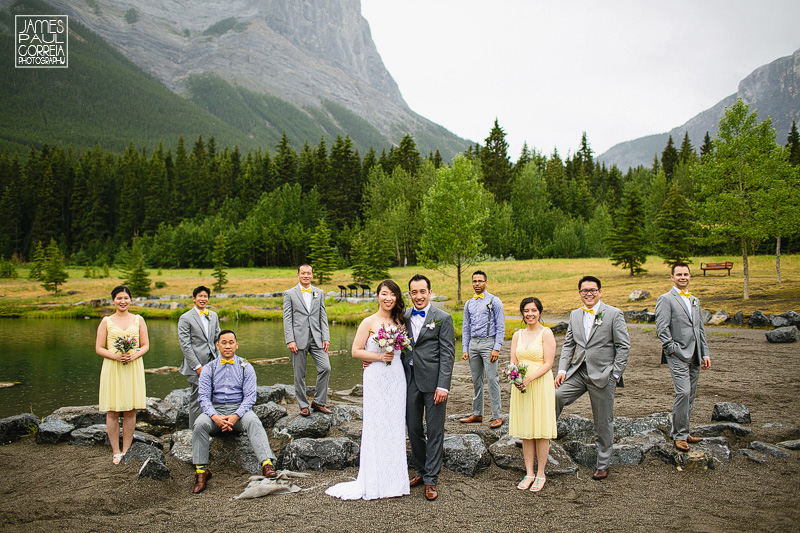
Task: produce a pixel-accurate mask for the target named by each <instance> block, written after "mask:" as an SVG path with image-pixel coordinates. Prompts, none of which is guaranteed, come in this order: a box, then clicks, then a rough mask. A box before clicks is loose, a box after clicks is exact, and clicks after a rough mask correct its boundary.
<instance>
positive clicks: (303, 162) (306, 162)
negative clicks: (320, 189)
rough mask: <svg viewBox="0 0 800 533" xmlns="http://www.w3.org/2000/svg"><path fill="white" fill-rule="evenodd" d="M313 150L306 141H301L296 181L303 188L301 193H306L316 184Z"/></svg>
mask: <svg viewBox="0 0 800 533" xmlns="http://www.w3.org/2000/svg"><path fill="white" fill-rule="evenodd" d="M315 162H316V161H315V158H314V151H313V150H312V149H311V146H309V145H308V141H306V142H305V143H303V148H301V149H300V155H299V156H298V157H297V182H298V183H299V184H300V186H301V187H302V189H303V193H304V194H305V193H307V192H308V191H310V190H311V189H312V187H314V185H316V176H315V175H314V164H315Z"/></svg>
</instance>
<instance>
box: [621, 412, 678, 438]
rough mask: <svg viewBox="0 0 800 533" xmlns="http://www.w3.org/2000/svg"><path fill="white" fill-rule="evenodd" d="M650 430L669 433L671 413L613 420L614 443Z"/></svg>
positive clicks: (622, 417)
mask: <svg viewBox="0 0 800 533" xmlns="http://www.w3.org/2000/svg"><path fill="white" fill-rule="evenodd" d="M652 430H662V431H665V432H666V433H669V432H670V431H671V430H672V413H653V414H651V415H649V416H645V417H641V418H627V417H624V416H618V417H616V418H614V440H615V441H616V440H617V439H619V438H621V437H630V436H632V435H639V434H642V433H647V432H649V431H652Z"/></svg>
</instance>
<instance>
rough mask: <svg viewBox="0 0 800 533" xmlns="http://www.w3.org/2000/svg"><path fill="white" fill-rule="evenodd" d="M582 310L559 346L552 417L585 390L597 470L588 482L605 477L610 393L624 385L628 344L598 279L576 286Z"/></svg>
mask: <svg viewBox="0 0 800 533" xmlns="http://www.w3.org/2000/svg"><path fill="white" fill-rule="evenodd" d="M578 294H580V297H581V300H582V301H583V307H581V308H580V309H576V310H574V311H572V313H570V316H569V326H568V327H567V333H566V335H565V336H564V345H563V346H562V347H561V357H560V358H559V361H558V376H556V379H555V386H556V418H558V417H559V415H560V414H561V410H562V409H563V408H564V407H566V406H567V405H569V404H571V403H572V402H574V401H575V400H577V399H578V398H580V397H581V396H583V394H584V393H585V392H587V391H588V392H589V400H590V401H591V403H592V418H593V419H594V441H595V443H597V470H595V472H594V474H593V475H592V478H594V479H605V478H607V477H608V466H609V464H610V463H611V454H612V453H613V451H614V393H615V392H616V390H617V383H619V386H620V387H621V386H622V373H623V372H624V371H625V366H626V365H627V364H628V353H629V352H630V347H631V344H630V340H629V338H628V327H627V326H626V325H625V318H624V316H623V315H622V311H620V310H619V309H617V308H616V307H611V306H610V305H606V304H604V303H603V302H602V301H601V300H600V297H601V296H602V291H601V289H600V280H599V279H597V278H595V277H594V276H584V277H583V278H581V280H580V281H579V282H578Z"/></svg>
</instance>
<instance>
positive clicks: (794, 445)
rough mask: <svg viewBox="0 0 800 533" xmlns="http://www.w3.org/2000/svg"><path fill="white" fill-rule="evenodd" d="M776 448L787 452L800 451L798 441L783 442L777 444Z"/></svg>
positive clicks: (799, 441)
mask: <svg viewBox="0 0 800 533" xmlns="http://www.w3.org/2000/svg"><path fill="white" fill-rule="evenodd" d="M776 446H780V447H782V448H786V449H787V450H800V440H797V439H795V440H784V441H781V442H779V443H777V444H776Z"/></svg>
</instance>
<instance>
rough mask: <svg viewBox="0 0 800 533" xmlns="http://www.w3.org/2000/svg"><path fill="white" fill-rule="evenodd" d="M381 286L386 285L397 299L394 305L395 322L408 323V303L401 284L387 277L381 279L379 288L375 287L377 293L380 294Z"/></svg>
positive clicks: (393, 316)
mask: <svg viewBox="0 0 800 533" xmlns="http://www.w3.org/2000/svg"><path fill="white" fill-rule="evenodd" d="M381 287H386V288H387V289H389V290H390V291H392V293H393V294H394V296H395V301H394V307H392V320H394V321H395V323H397V324H400V325H401V326H404V325H405V323H406V318H405V315H404V313H405V312H406V303H405V302H404V301H403V293H402V292H401V291H400V286H399V285H397V283H395V282H394V281H392V280H390V279H385V280H383V281H381V282H380V283H379V284H378V288H376V289H375V294H376V295H378V294H380V292H381Z"/></svg>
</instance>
